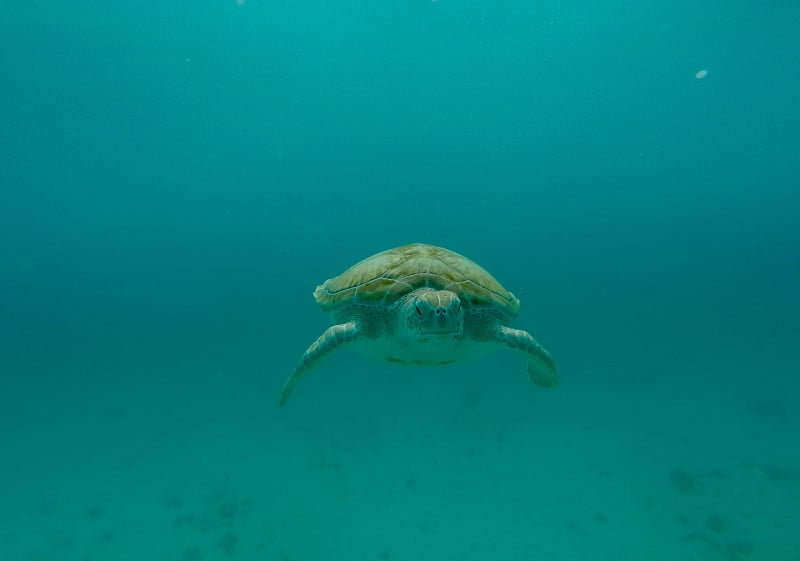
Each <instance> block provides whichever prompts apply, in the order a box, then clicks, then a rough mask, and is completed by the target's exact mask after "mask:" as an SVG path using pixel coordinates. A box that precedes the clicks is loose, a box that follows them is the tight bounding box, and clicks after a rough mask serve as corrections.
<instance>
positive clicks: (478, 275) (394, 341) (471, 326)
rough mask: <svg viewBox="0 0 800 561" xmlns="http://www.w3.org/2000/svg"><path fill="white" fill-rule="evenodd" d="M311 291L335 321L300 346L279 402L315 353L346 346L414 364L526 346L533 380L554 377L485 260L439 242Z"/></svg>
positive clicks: (390, 254) (395, 254)
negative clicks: (481, 262)
mask: <svg viewBox="0 0 800 561" xmlns="http://www.w3.org/2000/svg"><path fill="white" fill-rule="evenodd" d="M314 298H315V299H316V300H317V303H318V304H319V305H320V306H321V307H322V309H323V311H325V313H326V314H327V315H328V317H330V319H331V320H332V321H333V323H334V325H332V326H331V327H329V328H328V329H326V330H325V331H324V332H323V333H322V335H320V337H319V338H318V339H317V340H316V341H314V343H312V344H311V346H310V347H308V349H307V350H306V352H305V353H303V356H302V358H301V359H300V361H299V362H298V363H297V366H296V367H295V369H294V372H292V375H291V376H289V379H288V380H287V381H286V384H285V385H284V386H283V390H282V391H281V401H280V404H281V405H283V404H284V403H286V400H287V399H288V397H289V394H290V393H291V392H292V390H293V389H294V387H295V385H296V384H297V382H298V381H299V380H300V379H301V378H302V377H303V376H305V375H306V374H307V373H308V372H309V370H311V369H312V368H314V367H315V366H316V365H317V363H318V362H319V361H320V359H321V358H323V357H324V356H326V355H328V354H329V353H330V352H331V351H333V350H334V349H336V348H339V347H342V346H344V345H348V346H351V347H353V348H354V349H356V350H358V351H359V352H361V353H362V354H365V355H367V356H371V357H374V358H379V359H382V360H388V361H390V362H399V363H407V364H415V365H433V364H449V363H453V362H458V361H464V360H469V359H471V358H474V357H476V356H480V355H483V354H486V353H487V352H490V351H491V350H493V348H495V349H496V348H498V347H507V348H511V349H515V350H518V351H522V352H523V353H525V356H526V357H527V359H528V377H529V378H530V379H531V381H533V383H534V384H537V385H539V386H544V387H552V386H554V385H556V383H557V382H558V374H557V372H556V368H555V365H554V363H553V359H552V358H551V357H550V354H549V353H548V352H547V351H546V350H545V349H544V348H543V347H542V346H541V345H539V343H537V342H536V340H535V339H534V338H533V337H532V336H531V334H530V333H528V332H527V331H521V330H519V329H513V328H511V327H510V326H509V324H510V323H511V322H512V321H513V320H514V318H516V317H517V314H518V313H519V299H518V298H517V297H516V296H514V295H513V294H512V293H511V292H509V291H508V290H506V289H505V288H503V287H502V286H501V285H500V283H499V282H497V281H496V280H495V278H494V277H493V276H492V275H490V274H489V273H488V272H487V271H486V270H485V269H483V267H481V266H479V265H478V264H476V263H474V262H473V261H470V260H469V259H467V258H466V257H464V256H463V255H459V254H458V253H455V252H453V251H450V250H447V249H444V248H442V247H436V246H433V245H427V244H421V243H414V244H410V245H405V246H402V247H397V248H395V249H390V250H387V251H384V252H382V253H378V254H376V255H373V256H372V257H368V258H367V259H364V260H363V261H361V262H359V263H357V264H355V265H353V266H352V267H350V268H349V269H348V270H347V271H345V272H344V273H342V274H341V275H339V276H338V277H335V278H332V279H329V280H327V281H325V282H324V283H323V284H321V285H320V286H318V287H317V289H316V290H315V291H314Z"/></svg>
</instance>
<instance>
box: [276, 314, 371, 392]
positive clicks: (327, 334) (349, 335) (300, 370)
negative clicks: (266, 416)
mask: <svg viewBox="0 0 800 561" xmlns="http://www.w3.org/2000/svg"><path fill="white" fill-rule="evenodd" d="M360 331H361V330H360V329H359V327H358V324H357V323H355V322H352V321H351V322H348V323H342V324H339V325H332V326H331V327H329V328H328V329H326V330H325V331H324V332H323V333H322V335H320V336H319V338H318V339H317V340H316V341H314V342H313V343H312V344H311V346H310V347H308V348H307V349H306V352H304V353H303V356H302V357H301V358H300V362H298V363H297V366H295V368H294V372H292V375H291V376H289V379H288V380H286V383H285V384H284V385H283V389H282V390H281V407H283V404H284V403H286V400H287V399H289V394H290V393H292V390H293V389H294V387H295V386H296V385H297V382H299V381H300V379H301V378H302V377H303V376H305V375H306V374H308V371H309V370H311V369H312V368H314V367H315V366H316V365H317V363H319V361H320V360H321V359H322V358H323V357H325V356H327V355H328V354H330V353H331V351H333V350H334V349H336V348H338V347H340V346H341V345H343V344H344V343H349V342H351V341H353V340H354V339H355V338H356V337H358V334H359V332H360Z"/></svg>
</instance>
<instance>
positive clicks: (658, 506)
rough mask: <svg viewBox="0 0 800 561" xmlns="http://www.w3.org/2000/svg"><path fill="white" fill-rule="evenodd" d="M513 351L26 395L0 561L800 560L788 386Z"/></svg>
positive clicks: (799, 474)
mask: <svg viewBox="0 0 800 561" xmlns="http://www.w3.org/2000/svg"><path fill="white" fill-rule="evenodd" d="M517 362H518V361H514V360H513V359H512V358H501V359H499V360H498V359H494V360H486V361H481V362H479V363H476V364H473V365H468V366H458V367H448V368H445V369H442V370H433V371H427V370H422V369H419V370H418V369H403V368H402V367H395V366H392V365H382V364H375V363H371V362H368V361H365V360H362V359H360V358H357V357H349V358H343V359H341V360H338V361H336V362H333V361H332V362H331V363H330V365H327V364H326V367H325V370H324V372H323V371H320V372H315V374H314V376H313V379H312V377H311V376H309V378H308V379H306V380H303V382H302V383H301V384H300V385H299V386H298V388H297V391H296V393H295V394H294V395H293V396H292V399H291V400H290V402H289V403H288V404H287V406H286V407H285V408H283V409H279V408H278V407H277V404H276V401H277V395H278V394H277V392H278V390H279V388H280V382H281V381H282V377H280V376H276V377H275V378H274V381H276V384H272V383H271V382H272V381H273V380H272V379H269V380H267V381H265V383H264V384H262V385H261V386H260V387H258V388H253V387H251V386H250V385H249V383H244V380H243V379H240V378H238V377H237V375H236V373H235V372H230V373H227V374H226V375H225V376H220V377H219V378H218V379H217V380H216V381H211V382H209V381H207V382H206V383H205V385H201V387H200V389H198V388H194V389H193V390H192V391H191V392H189V391H188V390H187V391H186V392H181V391H179V389H178V388H177V387H175V386H170V388H169V393H158V392H142V393H141V394H138V395H131V396H127V397H125V396H123V397H122V398H120V397H119V396H117V399H116V400H115V399H113V398H112V397H111V395H110V394H104V395H95V396H90V397H85V396H83V397H81V400H75V401H72V402H70V401H69V398H67V400H66V403H60V405H59V404H57V401H58V400H53V401H54V404H53V405H52V407H51V408H50V409H49V410H48V411H46V412H41V411H40V412H37V411H35V410H33V408H35V407H36V405H34V403H29V404H28V407H27V410H28V414H27V416H26V417H25V418H24V419H22V420H21V421H20V422H19V423H11V422H9V420H8V417H4V421H3V423H4V427H3V438H2V448H0V452H2V458H3V459H2V464H0V466H1V467H0V469H1V470H2V471H1V472H0V475H2V482H3V501H2V502H3V509H2V514H1V515H0V516H2V519H0V560H2V561H90V560H94V561H108V560H115V561H126V560H132V561H133V560H135V561H142V560H163V561H233V560H269V561H317V560H320V561H321V560H330V559H347V560H367V561H372V560H375V561H387V560H391V561H419V560H431V561H433V560H435V561H469V560H482V561H485V560H494V561H504V560H508V561H525V560H537V561H548V560H581V561H594V560H598V561H600V560H603V561H609V560H617V561H641V560H643V559H647V560H649V561H656V560H664V561H677V560H680V561H695V560H696V561H700V560H704V561H716V560H719V561H748V560H769V561H783V560H787V561H797V560H800V537H798V536H800V534H798V532H797V531H796V530H797V528H798V527H800V513H798V508H797V505H800V449H798V447H797V444H796V443H797V442H798V440H797V434H798V432H800V431H799V430H798V428H799V427H800V419H799V418H798V415H797V410H796V406H797V402H796V401H794V402H793V401H792V400H791V399H790V398H789V397H787V396H782V395H779V394H774V395H755V394H751V393H749V392H748V391H747V389H746V387H741V388H737V387H732V388H717V390H718V391H713V390H714V389H713V388H708V387H704V386H703V385H702V383H701V382H697V383H695V384H691V383H688V382H684V383H677V382H676V381H675V380H677V379H678V377H677V376H662V377H659V378H658V380H657V381H656V380H650V381H649V382H642V383H638V384H634V383H629V382H626V381H625V379H624V378H620V379H617V380H609V381H608V383H600V380H601V379H602V377H600V376H598V375H597V374H596V373H595V374H594V375H593V377H592V379H591V380H592V382H591V383H587V382H586V381H585V380H581V378H580V376H578V375H573V377H572V378H571V379H569V378H566V377H565V379H564V383H563V384H562V385H561V386H559V387H558V388H557V389H554V390H550V391H545V390H542V389H540V388H536V387H534V386H533V385H531V384H530V383H529V382H528V381H527V379H526V377H525V376H524V373H523V372H520V375H519V377H517V378H514V377H513V376H510V375H509V374H508V373H507V372H505V370H507V369H514V368H519V365H518V364H517ZM500 372H502V374H500ZM126 375H133V373H127V374H126ZM164 375H165V376H167V375H168V373H164ZM687 378H688V379H698V380H699V379H702V378H701V377H695V378H692V377H690V376H689V377H686V378H681V379H687ZM643 379H647V377H646V376H643ZM250 380H251V379H250V378H247V381H248V382H249V381H250ZM79 393H80V392H75V395H78V394H79ZM767 393H769V392H767ZM710 395H713V396H714V397H713V399H712V398H710V397H709V396H710ZM73 397H74V396H73ZM70 403H71V405H70ZM39 406H41V404H39Z"/></svg>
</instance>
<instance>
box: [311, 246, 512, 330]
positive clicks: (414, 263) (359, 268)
mask: <svg viewBox="0 0 800 561" xmlns="http://www.w3.org/2000/svg"><path fill="white" fill-rule="evenodd" d="M421 287H430V288H435V289H437V290H452V291H453V292H455V293H456V294H458V295H459V297H460V298H461V300H462V302H463V303H464V305H465V307H468V308H469V307H473V308H474V307H482V306H483V307H496V308H498V310H499V311H500V312H502V313H503V314H507V315H508V316H510V317H516V315H517V314H518V313H519V299H517V297H516V296H514V294H512V293H511V292H509V291H508V290H506V289H505V288H503V286H502V285H501V284H500V283H499V282H497V280H496V279H495V278H494V277H493V276H492V275H490V274H489V273H488V272H487V271H486V270H485V269H484V268H483V267H481V266H480V265H478V264H477V263H475V262H474V261H471V260H470V259H467V258H466V257H464V256H463V255H460V254H458V253H455V252H453V251H449V250H447V249H444V248H441V247H436V246H432V245H427V244H410V245H405V246H402V247H398V248H394V249H390V250H387V251H384V252H382V253H378V254H376V255H373V256H372V257H368V258H367V259H364V260H363V261H361V262H359V263H356V264H355V265H353V266H352V267H350V268H349V269H348V270H347V271H345V272H344V273H342V274H341V275H339V276H338V277H335V278H332V279H329V280H327V281H325V282H324V283H323V284H321V285H320V286H318V287H317V289H316V291H315V292H314V298H316V300H317V302H318V303H319V304H320V306H322V307H323V308H326V309H332V308H338V307H344V306H349V305H375V306H380V305H388V304H391V303H393V302H395V301H397V300H398V299H399V298H401V297H402V296H404V295H405V294H408V293H409V292H411V291H412V290H415V289H417V288H421Z"/></svg>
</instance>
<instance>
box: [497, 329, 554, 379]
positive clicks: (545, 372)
mask: <svg viewBox="0 0 800 561" xmlns="http://www.w3.org/2000/svg"><path fill="white" fill-rule="evenodd" d="M497 340H498V341H500V342H501V343H503V344H504V345H506V346H507V347H510V348H512V349H516V350H518V351H522V352H524V353H525V355H526V356H527V357H528V378H530V379H531V382H533V383H534V384H536V385H537V386H543V387H545V388H552V387H553V386H555V385H556V384H558V372H557V371H556V365H555V363H554V362H553V357H551V356H550V353H548V352H547V350H546V349H545V348H544V347H542V346H541V345H540V344H539V343H537V342H536V339H534V338H533V335H531V334H530V333H528V332H527V331H522V330H520V329H512V328H510V327H505V326H503V327H501V328H500V329H499V330H498V331H497Z"/></svg>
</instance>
